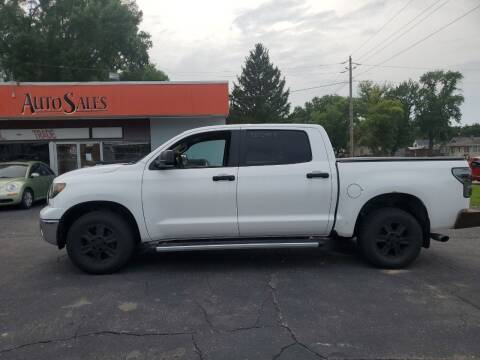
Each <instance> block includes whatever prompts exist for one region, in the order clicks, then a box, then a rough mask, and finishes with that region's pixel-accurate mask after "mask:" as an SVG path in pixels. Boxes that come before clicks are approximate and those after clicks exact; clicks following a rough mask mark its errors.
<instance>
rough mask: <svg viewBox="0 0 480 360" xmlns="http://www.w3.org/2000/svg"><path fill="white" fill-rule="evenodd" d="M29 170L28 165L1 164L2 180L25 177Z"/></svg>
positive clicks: (0, 173) (0, 176) (0, 177)
mask: <svg viewBox="0 0 480 360" xmlns="http://www.w3.org/2000/svg"><path fill="white" fill-rule="evenodd" d="M27 168H28V166H27V165H21V164H0V179H13V178H19V177H25V175H26V173H27Z"/></svg>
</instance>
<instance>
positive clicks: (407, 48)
mask: <svg viewBox="0 0 480 360" xmlns="http://www.w3.org/2000/svg"><path fill="white" fill-rule="evenodd" d="M478 8H480V4H479V5H477V6H475V7H473V8H471V9H470V10H468V11H466V12H464V13H463V14H462V15H460V16H458V17H456V18H455V19H453V20H452V21H450V22H449V23H447V24H445V25H443V26H441V27H439V28H438V29H437V30H435V31H433V32H431V33H430V34H428V35H427V36H425V37H423V38H421V39H420V40H418V41H416V42H414V43H413V44H411V45H410V46H407V47H406V48H404V49H402V50H400V51H398V52H397V53H395V54H393V55H392V56H390V57H389V58H387V59H385V60H383V61H381V62H379V63H378V64H375V65H373V66H372V67H370V69H368V70H366V71H364V72H362V73H360V74H358V75H357V76H361V75H363V74H365V73H367V72H369V71H371V70H372V69H374V68H376V67H378V66H381V65H383V64H385V63H386V62H388V61H390V60H392V59H393V58H395V57H397V56H399V55H401V54H403V53H404V52H406V51H408V50H410V49H412V48H414V47H415V46H417V45H418V44H420V43H422V42H424V41H425V40H428V39H429V38H431V37H432V36H434V35H436V34H437V33H439V32H440V31H443V30H445V29H446V28H448V27H449V26H451V25H453V24H455V23H456V22H457V21H459V20H461V19H463V18H464V17H465V16H467V15H469V14H470V13H472V12H474V11H475V10H477V9H478Z"/></svg>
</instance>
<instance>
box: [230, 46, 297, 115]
mask: <svg viewBox="0 0 480 360" xmlns="http://www.w3.org/2000/svg"><path fill="white" fill-rule="evenodd" d="M281 75H282V74H281V72H280V70H278V68H277V67H276V66H274V65H273V64H272V63H271V62H270V57H269V55H268V50H267V49H266V48H265V47H264V46H263V45H262V44H256V45H255V49H253V50H252V51H250V54H249V56H248V57H247V58H246V60H245V66H244V67H243V68H242V74H241V75H240V76H239V77H237V81H238V84H236V83H234V84H233V91H232V94H231V96H230V100H231V109H230V117H229V121H230V122H232V123H275V122H285V121H286V120H287V117H288V114H289V112H290V103H289V102H288V96H289V90H288V89H287V90H285V78H281Z"/></svg>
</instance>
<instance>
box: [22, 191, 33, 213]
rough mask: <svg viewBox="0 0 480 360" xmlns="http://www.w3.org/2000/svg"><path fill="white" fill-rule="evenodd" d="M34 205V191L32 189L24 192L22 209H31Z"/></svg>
mask: <svg viewBox="0 0 480 360" xmlns="http://www.w3.org/2000/svg"><path fill="white" fill-rule="evenodd" d="M32 205H33V191H32V190H30V189H25V190H23V194H22V201H21V202H20V206H21V207H22V209H30V208H31V207H32Z"/></svg>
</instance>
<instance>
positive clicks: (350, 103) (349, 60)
mask: <svg viewBox="0 0 480 360" xmlns="http://www.w3.org/2000/svg"><path fill="white" fill-rule="evenodd" d="M348 80H349V86H350V99H349V106H348V116H349V120H350V156H351V157H354V156H355V147H354V146H353V97H352V56H349V57H348Z"/></svg>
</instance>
